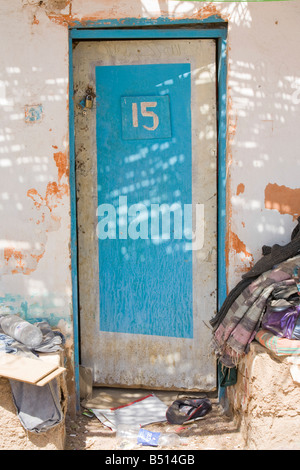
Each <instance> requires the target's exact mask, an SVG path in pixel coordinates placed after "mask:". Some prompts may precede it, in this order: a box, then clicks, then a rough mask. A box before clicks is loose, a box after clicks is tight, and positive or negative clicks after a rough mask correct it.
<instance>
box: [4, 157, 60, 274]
mask: <svg viewBox="0 0 300 470" xmlns="http://www.w3.org/2000/svg"><path fill="white" fill-rule="evenodd" d="M53 158H54V161H55V164H56V167H57V170H58V182H56V181H49V182H48V184H47V187H46V192H45V195H44V196H42V195H41V194H40V193H39V192H38V191H37V190H36V189H35V188H31V189H28V191H27V196H28V197H29V198H30V199H31V200H32V202H33V215H32V217H31V218H30V219H29V220H30V222H31V223H33V224H34V225H35V228H33V230H32V234H34V239H32V240H31V242H32V243H31V249H27V248H26V249H23V250H19V249H15V248H13V247H6V248H5V249H4V260H3V266H2V267H1V266H0V270H1V272H2V274H19V273H22V274H27V275H28V274H31V273H32V272H33V271H35V270H36V269H37V266H38V263H39V261H40V260H41V259H42V257H43V256H44V254H45V251H46V243H47V235H46V234H47V233H48V232H51V231H57V230H59V228H60V221H61V217H60V216H59V215H58V214H56V212H55V209H56V208H57V207H58V206H59V205H60V204H63V197H64V196H68V195H69V184H68V182H65V183H62V182H61V180H62V179H63V178H64V177H65V178H66V179H67V181H68V176H69V166H68V156H67V154H66V153H64V152H55V153H54V155H53Z"/></svg>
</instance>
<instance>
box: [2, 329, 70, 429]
mask: <svg viewBox="0 0 300 470" xmlns="http://www.w3.org/2000/svg"><path fill="white" fill-rule="evenodd" d="M35 326H36V327H37V328H39V330H40V331H41V333H42V342H41V343H40V344H39V345H38V346H36V347H34V348H29V347H27V346H26V345H25V344H23V343H21V342H19V341H17V340H16V339H14V338H12V337H10V336H8V335H7V334H5V333H4V331H3V330H2V329H1V328H0V354H16V355H20V356H25V357H32V358H34V357H35V358H36V357H39V355H40V353H55V352H58V351H62V350H63V346H64V344H65V337H64V335H63V334H62V333H61V332H60V331H56V330H52V328H51V326H50V325H49V323H48V322H47V321H45V320H44V321H40V322H37V323H35ZM9 382H10V386H11V392H12V399H13V402H14V405H15V407H16V411H17V415H18V417H19V420H20V422H21V424H22V425H23V427H24V428H25V429H26V430H27V431H29V432H32V433H41V432H46V431H48V430H49V429H51V428H53V427H54V426H56V425H58V424H60V423H61V422H62V420H63V417H64V414H63V410H62V407H61V403H60V394H61V392H60V388H59V385H58V383H57V381H56V379H53V380H52V381H50V382H48V383H47V384H45V385H44V386H42V387H38V386H36V385H34V384H30V383H26V382H22V381H17V380H12V379H10V380H9Z"/></svg>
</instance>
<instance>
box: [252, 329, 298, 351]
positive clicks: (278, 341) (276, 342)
mask: <svg viewBox="0 0 300 470" xmlns="http://www.w3.org/2000/svg"><path fill="white" fill-rule="evenodd" d="M255 339H256V341H257V342H258V343H260V344H261V345H262V346H264V347H265V348H267V349H269V350H270V351H271V352H273V353H274V354H275V355H276V356H293V355H296V356H300V341H299V340H297V339H287V338H280V337H279V336H276V335H273V334H272V333H271V332H270V331H267V330H263V329H261V330H259V331H258V332H257V333H256V335H255Z"/></svg>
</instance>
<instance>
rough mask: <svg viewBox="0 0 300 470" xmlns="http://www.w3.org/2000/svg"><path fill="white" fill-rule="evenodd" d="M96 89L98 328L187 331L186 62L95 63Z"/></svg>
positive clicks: (180, 334)
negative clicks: (149, 63) (141, 63)
mask: <svg viewBox="0 0 300 470" xmlns="http://www.w3.org/2000/svg"><path fill="white" fill-rule="evenodd" d="M96 95H97V111H96V126H97V127H96V135H97V174H98V205H99V208H98V216H99V223H98V235H99V284H100V330H101V331H111V332H115V333H131V334H144V335H159V336H172V337H177V338H192V337H193V273H192V251H191V250H189V249H188V243H187V240H186V238H185V237H184V230H185V229H186V228H190V229H191V227H185V226H184V208H185V205H186V210H187V211H188V206H191V205H192V186H191V180H192V154H191V151H192V149H191V68H190V64H176V63H172V64H154V65H113V66H104V67H96ZM176 218H177V219H178V220H177V219H176Z"/></svg>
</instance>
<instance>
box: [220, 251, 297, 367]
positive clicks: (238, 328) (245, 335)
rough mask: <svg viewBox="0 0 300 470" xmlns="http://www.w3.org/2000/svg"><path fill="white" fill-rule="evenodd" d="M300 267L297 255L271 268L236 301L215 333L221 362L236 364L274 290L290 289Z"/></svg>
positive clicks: (295, 281)
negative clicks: (296, 269) (295, 270)
mask: <svg viewBox="0 0 300 470" xmlns="http://www.w3.org/2000/svg"><path fill="white" fill-rule="evenodd" d="M297 266H300V256H295V257H294V258H291V259H289V260H287V261H284V262H283V263H280V264H279V265H278V266H277V267H276V268H274V269H272V270H269V271H267V272H265V273H263V274H262V275H261V276H259V277H258V278H257V279H256V280H255V281H254V282H252V283H251V284H250V285H249V286H248V287H246V288H245V289H244V291H243V292H242V293H241V294H240V295H239V296H238V298H237V299H236V300H235V301H234V302H233V304H232V305H231V307H230V309H229V310H228V312H227V314H226V316H225V318H224V319H223V320H222V322H221V323H220V325H219V326H218V328H217V329H216V330H215V332H214V333H213V348H214V350H215V353H216V355H217V357H218V359H219V361H220V362H221V363H222V364H223V365H224V366H226V367H229V368H230V367H236V366H237V364H238V362H239V360H240V358H241V357H243V356H244V355H245V354H246V353H247V352H248V349H249V344H250V343H251V341H252V340H253V339H254V338H255V335H256V333H257V331H258V330H259V328H260V326H261V322H262V319H263V316H264V313H265V310H266V306H267V302H268V299H269V297H270V296H271V294H272V292H273V290H274V289H283V290H284V289H285V288H286V289H290V288H291V286H295V285H296V283H297V282H299V279H295V277H294V269H295V267H297Z"/></svg>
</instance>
